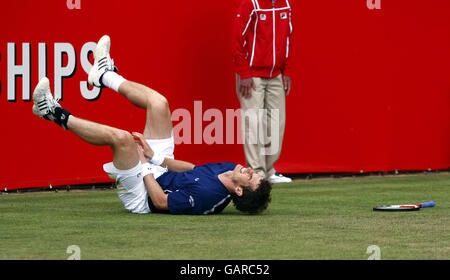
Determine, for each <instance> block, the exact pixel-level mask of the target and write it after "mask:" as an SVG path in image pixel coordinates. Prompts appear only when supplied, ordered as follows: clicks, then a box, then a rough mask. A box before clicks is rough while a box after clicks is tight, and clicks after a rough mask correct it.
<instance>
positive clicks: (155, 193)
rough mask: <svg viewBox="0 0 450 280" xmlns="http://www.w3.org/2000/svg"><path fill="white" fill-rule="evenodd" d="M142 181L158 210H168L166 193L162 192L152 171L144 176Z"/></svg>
mask: <svg viewBox="0 0 450 280" xmlns="http://www.w3.org/2000/svg"><path fill="white" fill-rule="evenodd" d="M144 183H145V188H146V189H147V193H148V195H149V196H150V199H151V200H152V202H153V205H154V206H155V207H156V208H158V209H159V210H169V207H168V204H167V196H168V195H167V194H166V193H164V191H163V190H162V188H161V186H160V185H159V184H158V182H157V181H156V180H155V177H153V174H152V173H150V174H148V175H145V176H144Z"/></svg>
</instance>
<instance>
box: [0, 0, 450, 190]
mask: <svg viewBox="0 0 450 280" xmlns="http://www.w3.org/2000/svg"><path fill="white" fill-rule="evenodd" d="M68 2H69V4H70V3H72V4H74V3H75V4H76V3H77V2H79V3H80V4H81V6H80V7H79V8H80V9H77V8H76V6H71V5H69V6H71V7H72V8H74V7H75V8H74V9H69V8H68V5H67V3H68ZM237 2H238V0H233V1H210V0H197V1H184V0H174V1H170V2H167V1H153V0H152V1H143V0H139V1H138V0H136V1H133V0H131V1H111V0H108V1H106V0H89V1H87V0H81V1H66V0H59V1H56V0H54V1H32V0H14V1H13V0H6V1H1V2H0V131H1V133H2V137H1V148H0V151H1V161H0V187H1V188H3V187H4V186H6V187H7V188H8V189H15V188H29V187H41V186H48V185H49V183H51V184H52V185H53V186H56V185H63V184H84V183H92V182H106V181H110V180H109V178H108V177H107V176H106V174H104V173H103V171H102V164H103V163H104V162H108V161H110V160H111V158H112V154H111V152H110V151H109V149H108V148H106V147H94V146H90V145H88V144H86V143H84V142H82V141H81V140H80V139H78V138H76V137H74V135H73V134H72V133H70V132H67V131H63V130H62V129H60V128H58V127H57V126H56V125H55V124H53V123H50V122H46V121H42V120H40V119H39V118H37V117H36V116H34V115H33V114H32V112H31V107H32V102H30V100H29V94H30V91H32V90H33V88H34V87H35V85H36V83H37V82H38V79H39V55H38V54H39V43H45V44H46V53H47V75H48V77H49V78H50V80H51V82H52V88H53V84H54V82H55V78H54V73H55V70H54V69H55V67H54V65H55V58H54V53H55V46H56V45H55V44H56V43H69V44H70V45H71V46H72V47H73V49H74V51H75V54H76V57H77V59H76V68H75V71H74V73H71V75H69V76H70V77H66V78H64V79H63V80H62V87H63V94H62V101H61V104H62V105H63V106H64V107H65V108H67V109H68V110H69V111H71V112H72V113H74V114H76V115H77V116H79V117H82V118H86V119H90V120H93V121H97V122H101V123H105V124H108V125H111V126H115V127H119V128H123V129H127V130H129V131H142V129H143V126H144V118H145V113H144V112H143V111H142V110H138V109H136V108H134V107H133V105H131V104H129V103H128V102H126V100H125V99H124V98H123V97H121V96H119V95H118V94H116V93H114V92H113V91H111V90H109V89H105V90H103V91H102V93H101V95H100V96H99V98H97V99H95V100H92V101H89V100H87V99H86V98H84V97H83V96H82V94H81V91H80V82H82V81H86V80H87V74H86V73H85V71H84V70H83V67H82V61H83V58H82V56H81V49H82V48H83V46H85V44H86V43H88V42H96V41H97V40H98V39H99V38H100V37H101V36H102V35H103V34H109V35H110V36H111V38H112V49H111V55H112V57H113V58H114V59H115V61H116V64H117V66H118V67H119V70H120V73H121V74H123V75H124V76H125V77H126V78H128V79H131V80H135V81H138V82H141V83H144V84H146V85H149V86H150V87H152V88H154V89H155V90H157V91H159V92H161V93H163V94H164V95H165V96H167V98H168V100H169V102H170V106H171V110H172V111H173V110H175V109H177V108H186V109H188V110H190V111H191V113H192V116H193V108H194V101H202V109H203V111H205V110H207V109H210V108H217V109H219V110H220V111H221V112H222V113H223V114H224V116H225V111H226V109H237V108H239V102H238V99H237V97H236V92H235V76H234V75H235V74H234V69H233V65H232V61H231V43H230V38H231V30H232V22H233V18H234V10H235V8H236V5H237ZM291 5H292V7H293V9H294V11H293V16H294V20H293V24H294V34H295V39H294V42H293V48H294V57H293V65H294V73H293V77H292V80H293V90H292V92H291V94H290V96H288V98H287V125H286V133H285V141H284V146H283V152H282V155H281V158H280V160H279V162H278V163H277V164H276V168H277V170H278V171H280V172H285V173H304V172H308V173H309V172H359V171H360V170H363V172H370V171H392V170H395V169H397V170H427V169H429V168H431V169H447V168H449V165H450V164H449V162H450V159H449V154H450V153H449V143H450V141H449V140H450V139H449V138H450V137H449V134H450V133H449V105H450V100H449V93H450V17H449V13H450V2H449V1H447V0H432V1H418V0H414V1H412V0H397V1H387V0H384V1H383V0H381V9H380V10H377V9H375V10H371V9H368V7H367V1H366V0H351V1H335V0H321V1H300V0H291ZM8 43H14V44H15V47H16V53H15V55H14V53H10V54H8ZM22 43H29V50H30V60H29V62H28V63H29V65H30V83H29V84H30V88H31V89H30V90H29V91H28V90H27V88H26V87H25V93H24V88H23V87H22V77H17V78H16V79H15V81H16V90H15V93H16V96H15V98H13V97H14V96H8V87H9V86H10V84H9V83H8V71H13V70H14V69H12V68H11V67H10V66H8V62H9V64H11V59H13V58H14V57H15V59H16V61H15V64H16V65H22V64H23V63H24V62H23V61H22V55H23V49H22ZM25 48H27V45H25ZM91 61H92V59H91ZM57 62H58V61H57ZM62 62H63V64H62V65H63V66H66V65H67V63H69V56H68V55H63V59H62ZM13 64H14V63H13ZM17 71H19V70H17ZM23 96H25V100H24V98H23ZM207 124H208V122H207V121H205V122H203V128H204V127H205V126H206V125H207ZM192 127H193V126H192ZM192 134H193V133H192ZM192 137H193V136H192ZM224 137H225V136H224ZM192 139H193V138H192ZM175 156H176V157H177V158H180V159H184V160H189V161H193V162H194V163H196V164H203V163H207V162H217V161H235V162H240V163H244V162H245V161H244V160H245V159H244V154H243V148H242V146H241V145H239V144H213V145H208V144H206V143H203V144H190V145H189V144H181V145H177V146H176V149H175Z"/></svg>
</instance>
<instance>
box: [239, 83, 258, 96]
mask: <svg viewBox="0 0 450 280" xmlns="http://www.w3.org/2000/svg"><path fill="white" fill-rule="evenodd" d="M252 89H253V90H256V85H255V83H254V82H253V78H246V79H242V80H240V81H239V94H240V95H241V96H242V97H243V98H250V97H252Z"/></svg>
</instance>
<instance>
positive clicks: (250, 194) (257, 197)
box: [232, 165, 272, 214]
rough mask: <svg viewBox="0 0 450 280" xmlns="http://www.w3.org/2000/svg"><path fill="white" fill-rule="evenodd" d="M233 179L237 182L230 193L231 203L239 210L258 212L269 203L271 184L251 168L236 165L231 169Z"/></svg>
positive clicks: (250, 212)
mask: <svg viewBox="0 0 450 280" xmlns="http://www.w3.org/2000/svg"><path fill="white" fill-rule="evenodd" d="M232 177H233V181H234V182H235V184H237V187H236V189H235V192H234V193H233V194H232V199H233V204H234V206H235V207H236V209H238V210H239V211H242V212H247V213H249V214H259V213H261V212H262V211H264V210H265V209H267V206H268V205H269V202H270V200H271V198H270V191H271V190H272V185H271V184H270V183H269V181H267V180H266V179H264V178H263V177H262V176H261V175H259V174H258V173H256V172H254V171H253V169H251V168H244V167H243V166H241V165H237V166H236V168H235V169H234V170H233V175H232Z"/></svg>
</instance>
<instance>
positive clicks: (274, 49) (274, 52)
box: [270, 0, 277, 78]
mask: <svg viewBox="0 0 450 280" xmlns="http://www.w3.org/2000/svg"><path fill="white" fill-rule="evenodd" d="M272 8H273V11H272V22H273V65H272V70H271V71H270V77H271V78H272V74H273V70H274V69H275V64H276V62H277V58H276V51H277V49H276V47H275V42H276V33H275V0H272Z"/></svg>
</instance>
